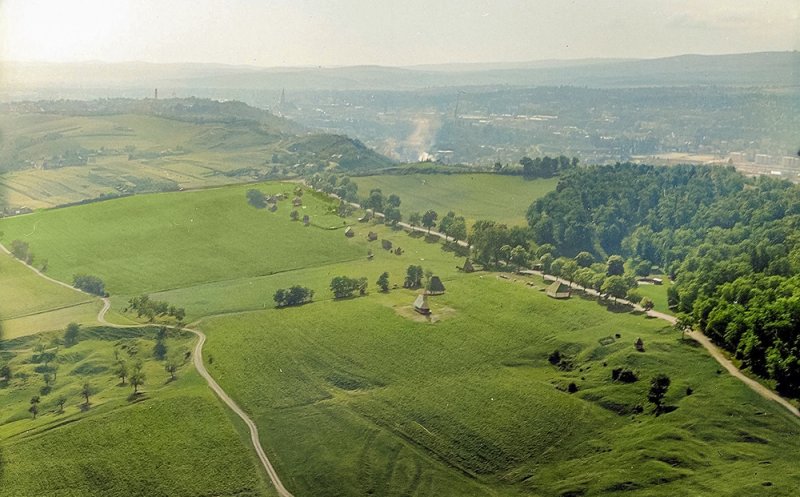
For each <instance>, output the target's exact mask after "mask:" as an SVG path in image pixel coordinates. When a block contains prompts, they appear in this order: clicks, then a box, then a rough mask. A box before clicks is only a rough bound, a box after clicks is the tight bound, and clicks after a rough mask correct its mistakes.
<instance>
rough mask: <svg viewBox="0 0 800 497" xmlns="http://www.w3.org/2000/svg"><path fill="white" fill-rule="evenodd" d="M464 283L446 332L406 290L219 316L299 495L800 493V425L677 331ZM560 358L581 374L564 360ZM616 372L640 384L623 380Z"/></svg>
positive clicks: (229, 383) (231, 376) (253, 404)
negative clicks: (416, 312)
mask: <svg viewBox="0 0 800 497" xmlns="http://www.w3.org/2000/svg"><path fill="white" fill-rule="evenodd" d="M447 287H448V292H447V294H446V295H444V296H441V297H436V298H433V299H431V302H432V303H433V307H434V315H439V316H442V317H443V319H441V321H439V322H437V323H435V324H430V323H426V322H419V321H418V320H413V319H409V318H408V316H412V315H413V313H411V314H408V313H405V312H404V308H405V307H406V306H407V305H408V302H409V300H410V299H411V297H412V296H413V292H410V291H405V290H395V291H393V292H391V293H389V294H376V293H373V294H371V295H370V296H368V297H364V298H357V299H352V300H346V301H325V302H318V303H313V304H310V305H306V306H303V307H301V308H296V309H283V310H267V311H261V312H254V313H246V314H240V315H235V316H228V317H219V318H212V319H210V320H208V321H206V322H204V324H203V326H204V328H205V329H206V330H207V331H208V333H209V342H208V344H207V354H208V356H209V357H210V356H213V364H211V365H210V370H211V372H212V374H214V375H215V376H216V377H217V378H219V381H220V383H221V385H222V386H223V388H225V389H226V390H227V391H229V392H230V393H231V394H232V395H233V396H234V397H235V398H237V400H239V401H241V403H242V405H243V406H244V407H245V409H246V410H248V411H249V412H250V413H252V415H253V416H254V417H255V420H256V421H257V423H259V425H260V426H263V427H269V428H267V429H266V430H264V432H263V433H262V437H263V443H264V444H265V446H266V447H268V451H269V452H270V453H271V454H272V456H273V457H274V463H275V464H276V467H277V469H278V471H279V472H280V473H281V475H282V478H283V479H284V483H285V484H286V485H287V486H288V487H289V488H290V489H292V490H293V491H294V492H295V493H296V495H300V496H302V495H364V494H368V493H374V494H376V495H615V494H622V493H625V494H626V495H664V494H665V493H668V494H670V495H731V496H733V495H745V494H746V492H750V493H752V492H759V495H787V496H788V495H791V494H792V493H793V492H794V489H795V488H796V487H797V486H798V485H800V478H798V476H797V474H796V472H792V469H791V468H793V467H794V466H793V465H794V462H793V461H794V460H795V459H796V458H797V457H798V456H800V447H798V445H797V444H796V443H794V441H793V440H794V438H795V437H796V435H797V434H798V433H799V432H800V423H798V422H797V420H794V419H792V418H790V416H789V415H788V414H786V413H784V412H783V410H782V409H781V408H779V407H777V406H774V405H772V404H771V403H769V402H766V401H764V400H762V399H761V398H760V397H758V396H757V395H756V394H755V393H753V392H752V391H750V390H749V389H747V388H746V387H745V386H744V385H742V384H741V383H740V382H738V381H736V380H734V379H732V378H730V377H729V376H727V375H725V374H720V373H718V365H717V364H716V363H715V362H714V361H713V360H712V359H711V358H709V357H708V356H707V355H706V354H705V352H704V351H703V350H702V349H701V348H698V347H694V346H692V345H691V344H688V343H686V344H684V343H681V342H680V341H679V340H678V337H677V336H676V335H675V333H674V332H672V331H671V330H670V329H669V327H668V326H665V324H664V323H663V322H660V321H658V320H653V319H645V318H644V317H642V316H633V315H629V314H626V313H617V312H610V311H608V310H606V309H605V308H604V307H602V306H600V305H599V304H597V303H596V302H594V301H591V300H582V299H580V298H573V299H571V300H570V301H567V302H562V301H554V300H551V299H548V298H547V297H545V296H544V295H543V293H541V292H539V291H537V290H534V289H531V288H530V287H527V286H525V285H524V284H522V282H515V281H506V280H500V279H497V278H495V277H494V276H492V275H488V274H487V275H483V277H481V275H469V276H462V277H458V278H455V279H452V280H451V281H449V283H447ZM616 333H620V335H621V338H619V339H616V338H615V334H616ZM639 336H640V337H642V338H643V339H644V341H645V347H646V352H644V353H639V352H636V351H635V350H634V348H633V346H632V342H633V340H634V339H635V338H636V337H639ZM555 349H558V350H560V351H561V352H562V353H563V354H564V355H565V356H567V357H568V358H569V359H570V360H571V361H572V368H571V369H566V370H562V369H560V368H557V367H554V366H552V365H551V364H550V363H549V362H548V355H549V354H550V353H551V352H552V351H553V350H555ZM615 367H628V368H631V369H633V370H634V371H636V372H637V374H638V375H639V377H640V380H639V381H637V382H635V383H633V384H622V383H618V382H612V381H611V369H613V368H615ZM662 372H663V373H666V374H668V375H669V376H670V377H671V378H672V382H673V385H672V388H671V389H670V391H669V393H668V395H667V398H666V404H667V405H668V406H670V409H672V408H675V410H674V411H671V412H669V413H667V414H663V415H661V416H658V417H656V416H654V415H652V413H651V411H652V407H651V406H649V405H648V403H647V401H646V393H647V389H648V383H649V379H650V378H651V377H652V376H654V375H655V374H657V373H662ZM570 382H575V383H576V384H577V386H578V389H579V390H578V392H577V393H575V394H569V393H566V392H565V391H564V390H565V389H566V387H567V385H568V383H570ZM687 387H691V388H692V389H693V393H692V394H691V395H688V394H687V391H686V389H687ZM637 405H641V406H643V407H644V413H642V414H635V410H636V406H637ZM334 475H335V476H334ZM723 475H724V477H723ZM742 492H745V493H742Z"/></svg>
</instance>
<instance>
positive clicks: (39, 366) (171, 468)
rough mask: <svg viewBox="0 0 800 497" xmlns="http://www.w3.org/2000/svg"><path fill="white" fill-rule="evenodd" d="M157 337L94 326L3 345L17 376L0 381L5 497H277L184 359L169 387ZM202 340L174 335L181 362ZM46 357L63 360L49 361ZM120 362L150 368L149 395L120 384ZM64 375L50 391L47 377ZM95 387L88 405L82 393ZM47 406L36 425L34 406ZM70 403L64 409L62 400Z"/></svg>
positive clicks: (0, 488) (0, 476) (173, 349)
mask: <svg viewBox="0 0 800 497" xmlns="http://www.w3.org/2000/svg"><path fill="white" fill-rule="evenodd" d="M154 336H155V331H154V329H149V330H148V329H145V330H141V329H139V330H120V329H112V328H86V329H84V330H82V331H81V333H80V334H79V342H78V343H77V344H76V345H73V346H71V347H66V346H65V345H64V344H63V343H59V339H60V338H61V337H62V334H61V333H58V334H56V333H46V334H39V335H38V336H35V337H33V336H32V337H24V338H18V339H14V340H8V341H6V342H4V347H3V350H1V351H0V355H1V356H2V360H3V363H4V364H8V365H9V366H10V367H11V370H12V372H13V373H12V377H11V379H9V380H8V381H3V382H1V383H0V496H4V497H5V496H8V497H20V496H33V495H53V496H68V495H86V496H94V495H96V496H103V497H105V496H148V497H150V496H179V495H183V496H186V497H189V496H197V495H242V496H269V495H274V493H273V491H272V490H271V488H270V487H268V484H267V483H265V481H264V479H263V477H262V476H261V471H260V469H259V467H258V461H257V459H256V458H255V456H254V454H252V453H251V450H250V449H249V446H248V445H247V444H246V440H247V439H246V438H245V437H244V435H243V433H244V432H243V428H242V427H239V426H238V420H234V418H233V417H232V416H231V414H230V413H229V412H228V411H227V408H226V407H224V406H223V405H222V404H221V403H220V402H219V401H218V400H217V399H216V398H215V397H214V395H213V393H211V391H210V390H209V389H208V387H207V385H206V383H205V381H204V380H202V378H200V376H199V375H197V373H196V372H195V371H194V369H193V368H192V367H191V365H190V364H189V363H188V360H189V359H187V361H181V366H180V367H179V369H178V371H177V379H176V380H174V381H170V376H169V374H168V373H166V372H165V370H164V365H163V363H162V362H161V361H158V360H156V359H154V357H153V346H154V343H155V341H154ZM192 343H193V336H192V335H190V334H188V333H187V334H178V333H175V332H170V335H168V338H167V339H166V346H167V353H168V354H176V355H178V356H179V357H181V358H182V357H183V354H184V352H185V351H188V350H190V347H191V344H192ZM40 344H41V345H42V346H43V347H44V351H45V353H55V354H54V355H55V358H54V359H53V360H51V361H50V362H49V363H47V364H45V363H44V362H43V361H42V359H41V358H40V357H41V355H40V354H41V353H42V352H41V348H40V347H39V345H40ZM117 358H119V359H122V360H125V361H126V362H128V363H129V364H132V363H133V362H134V361H136V360H141V361H142V362H143V371H144V373H145V375H146V378H145V384H144V385H143V386H142V387H141V390H140V391H141V392H142V393H141V395H139V396H137V397H131V393H132V391H133V390H132V388H131V387H130V385H129V384H128V383H126V384H125V385H122V384H121V383H120V379H119V378H118V377H116V376H115V373H114V366H115V363H116V361H117ZM53 367H55V380H54V381H53V382H52V383H51V385H50V388H49V391H47V392H46V393H45V391H44V390H42V388H43V387H44V386H45V383H44V381H43V374H44V373H43V372H44V371H52V370H53ZM86 382H88V383H89V384H90V385H91V388H92V394H91V396H90V403H89V406H88V407H87V406H86V405H85V403H84V398H83V397H82V395H81V390H82V385H83V384H84V383H86ZM34 395H38V396H40V398H41V402H40V404H39V414H38V416H37V417H36V419H35V420H34V419H33V418H32V416H31V414H30V413H29V412H28V407H29V405H30V404H29V400H30V399H31V397H33V396H34ZM62 396H63V398H64V399H65V403H64V409H63V412H62V411H61V410H60V408H59V406H58V403H57V399H59V397H62Z"/></svg>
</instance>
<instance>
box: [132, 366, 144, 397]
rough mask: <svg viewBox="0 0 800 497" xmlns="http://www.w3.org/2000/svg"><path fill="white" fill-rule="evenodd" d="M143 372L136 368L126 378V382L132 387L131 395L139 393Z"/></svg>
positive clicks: (142, 383) (142, 381)
mask: <svg viewBox="0 0 800 497" xmlns="http://www.w3.org/2000/svg"><path fill="white" fill-rule="evenodd" d="M144 380H145V376H144V372H143V371H142V370H141V369H139V368H137V369H136V370H135V371H134V372H133V373H131V376H130V378H128V382H129V383H130V384H131V386H132V387H133V395H138V394H139V387H140V386H142V385H144Z"/></svg>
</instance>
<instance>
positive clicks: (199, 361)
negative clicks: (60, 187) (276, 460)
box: [0, 243, 294, 497]
mask: <svg viewBox="0 0 800 497" xmlns="http://www.w3.org/2000/svg"><path fill="white" fill-rule="evenodd" d="M0 250H2V252H5V253H6V254H9V255H11V252H9V251H8V249H6V247H5V246H4V245H3V244H1V243H0ZM15 260H17V261H19V260H18V259H16V258H15ZM19 262H20V263H21V264H23V265H24V266H26V267H27V268H29V269H30V270H31V271H33V272H34V273H36V274H37V275H39V276H40V277H42V278H44V279H46V280H48V281H50V282H52V283H55V284H57V285H61V286H63V287H67V288H69V289H71V290H74V291H76V292H80V293H83V294H85V295H87V296H89V297H93V298H94V297H96V296H95V295H91V294H88V293H86V292H84V291H82V290H79V289H77V288H75V287H73V286H71V285H68V284H67V283H64V282H62V281H58V280H55V279H53V278H51V277H49V276H47V275H45V274H44V273H42V272H41V271H39V270H38V269H36V268H35V267H32V266H29V265H27V264H25V263H24V262H22V261H19ZM101 300H102V301H103V308H102V309H100V312H98V313H97V321H98V322H99V323H101V324H102V325H103V326H109V327H112V328H144V327H147V326H151V325H146V324H130V325H124V324H115V323H110V322H108V321H107V320H106V313H107V312H108V311H109V309H111V300H109V299H108V298H107V297H102V298H101ZM167 328H171V329H173V330H185V331H188V332H191V333H194V334H195V336H197V343H196V344H195V346H194V352H193V354H192V364H194V367H195V369H197V372H198V373H200V376H202V377H203V378H204V379H205V380H206V383H208V386H209V387H210V388H211V390H212V391H213V392H214V393H215V394H216V395H217V397H219V399H220V400H221V401H222V402H224V403H225V405H227V406H228V408H229V409H230V410H231V411H233V412H234V413H236V415H237V416H239V417H240V418H241V419H242V421H244V423H245V424H246V425H247V428H248V429H249V430H250V442H251V443H252V444H253V448H254V449H255V450H256V454H258V459H259V460H260V461H261V465H262V466H264V469H265V470H266V471H267V474H268V475H269V479H270V481H271V482H272V485H273V486H274V487H275V490H276V491H277V492H278V495H279V496H280V497H294V496H293V495H292V494H291V493H290V492H289V491H288V490H286V487H284V486H283V483H282V482H281V479H280V478H279V477H278V473H277V472H276V471H275V468H274V467H272V463H271V462H270V461H269V458H268V457H267V454H266V452H264V447H262V446H261V441H260V439H259V438H258V427H257V426H256V424H255V423H254V422H253V420H252V419H250V417H249V416H248V415H247V414H246V413H245V412H244V411H243V410H242V408H241V407H239V405H238V404H236V402H234V400H233V399H232V398H231V397H230V396H229V395H228V394H227V393H225V390H223V389H222V387H221V386H219V384H218V383H217V382H216V381H215V380H214V378H212V377H211V374H210V373H209V372H208V370H207V369H206V366H205V364H203V345H204V344H205V343H206V335H205V334H204V333H203V332H202V331H200V330H196V329H193V328H181V327H178V326H167Z"/></svg>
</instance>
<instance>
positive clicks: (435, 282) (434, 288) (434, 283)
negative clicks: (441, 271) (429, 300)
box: [425, 276, 444, 295]
mask: <svg viewBox="0 0 800 497" xmlns="http://www.w3.org/2000/svg"><path fill="white" fill-rule="evenodd" d="M425 293H427V294H428V295H442V294H443V293H444V284H442V280H441V279H440V278H439V277H438V276H431V280H430V281H429V282H428V289H427V290H426V292H425Z"/></svg>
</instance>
